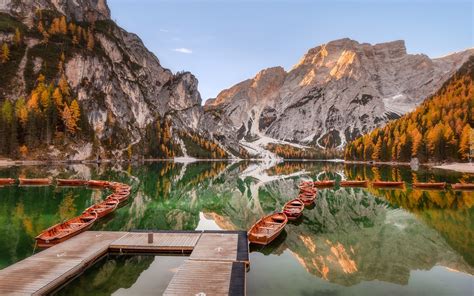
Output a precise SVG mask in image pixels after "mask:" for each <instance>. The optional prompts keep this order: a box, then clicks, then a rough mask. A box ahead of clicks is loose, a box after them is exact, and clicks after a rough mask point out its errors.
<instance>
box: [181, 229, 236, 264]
mask: <svg viewBox="0 0 474 296" xmlns="http://www.w3.org/2000/svg"><path fill="white" fill-rule="evenodd" d="M237 241H238V234H226V233H203V234H202V235H201V238H200V239H199V241H198V243H197V244H196V246H195V247H194V250H193V252H192V253H191V256H190V257H189V259H190V260H200V261H204V260H207V261H236V260H237V249H238V248H237Z"/></svg>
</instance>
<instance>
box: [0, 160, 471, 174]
mask: <svg viewBox="0 0 474 296" xmlns="http://www.w3.org/2000/svg"><path fill="white" fill-rule="evenodd" d="M158 161H168V162H169V161H172V162H177V163H193V162H202V161H227V162H238V161H263V162H267V161H269V160H268V159H255V158H252V159H238V158H229V159H227V158H226V159H204V158H202V159H201V158H192V157H189V158H185V157H177V158H163V159H140V160H123V159H103V160H100V161H96V160H11V159H0V168H4V167H12V166H39V165H78V164H84V165H88V164H106V163H140V162H158ZM285 161H288V162H295V161H297V162H332V163H344V164H361V165H390V166H410V163H409V162H396V161H390V162H380V161H358V160H343V159H275V162H277V163H278V162H285ZM420 166H425V167H430V168H435V169H442V170H450V171H456V172H460V173H469V174H474V163H469V162H452V163H432V162H429V163H420Z"/></svg>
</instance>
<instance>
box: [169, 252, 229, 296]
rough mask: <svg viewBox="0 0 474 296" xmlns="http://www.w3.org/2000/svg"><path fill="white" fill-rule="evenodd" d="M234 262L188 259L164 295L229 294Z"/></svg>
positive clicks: (208, 295) (210, 295) (209, 295)
mask: <svg viewBox="0 0 474 296" xmlns="http://www.w3.org/2000/svg"><path fill="white" fill-rule="evenodd" d="M231 273H232V263H231V262H217V261H214V262H212V261H197V260H186V261H185V262H184V264H183V265H181V266H180V268H179V269H178V272H177V273H176V274H175V275H174V277H173V278H172V279H171V282H170V284H169V285H168V287H167V288H166V290H165V292H164V293H163V295H167V296H172V295H183V296H184V295H192V296H194V295H206V296H212V295H228V294H229V287H230V281H231Z"/></svg>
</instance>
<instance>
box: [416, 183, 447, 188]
mask: <svg viewBox="0 0 474 296" xmlns="http://www.w3.org/2000/svg"><path fill="white" fill-rule="evenodd" d="M445 187H446V182H437V183H413V188H417V189H444V188H445Z"/></svg>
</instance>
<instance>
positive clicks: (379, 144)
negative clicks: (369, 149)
mask: <svg viewBox="0 0 474 296" xmlns="http://www.w3.org/2000/svg"><path fill="white" fill-rule="evenodd" d="M381 152H382V137H379V139H378V140H377V144H375V147H374V152H373V153H372V159H373V160H375V161H378V160H380V155H381Z"/></svg>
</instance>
